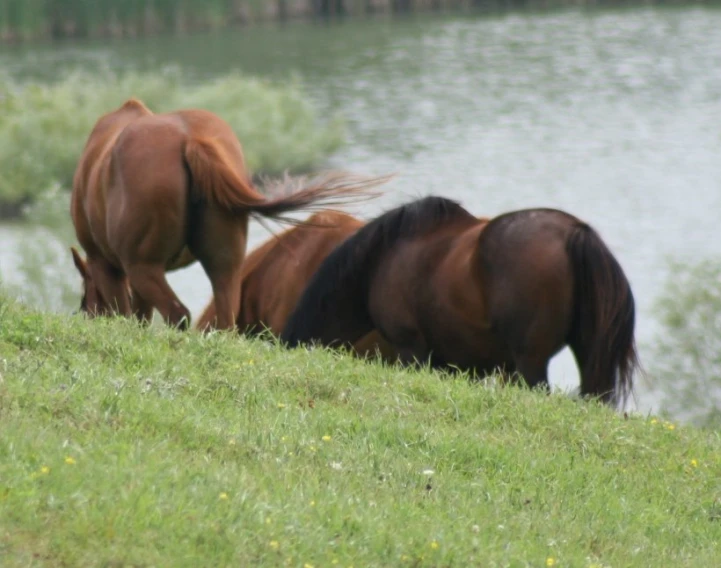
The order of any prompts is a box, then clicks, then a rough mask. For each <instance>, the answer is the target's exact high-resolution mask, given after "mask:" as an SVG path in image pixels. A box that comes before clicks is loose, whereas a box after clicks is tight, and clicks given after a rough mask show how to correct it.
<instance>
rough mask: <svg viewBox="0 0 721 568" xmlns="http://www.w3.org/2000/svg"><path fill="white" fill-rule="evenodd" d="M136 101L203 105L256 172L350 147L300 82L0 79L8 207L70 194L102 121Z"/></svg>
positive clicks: (306, 164) (172, 73) (295, 167)
mask: <svg viewBox="0 0 721 568" xmlns="http://www.w3.org/2000/svg"><path fill="white" fill-rule="evenodd" d="M131 96H135V97H138V98H140V99H142V100H143V101H144V102H145V103H146V104H147V105H148V106H149V107H150V108H151V109H152V110H153V111H155V112H163V111H168V110H172V109H176V108H187V107H198V108H207V109H208V110H212V111H213V112H215V113H217V114H219V115H220V116H221V117H223V118H224V119H225V120H227V121H228V122H229V123H230V125H231V126H232V127H233V129H234V131H235V132H236V134H237V136H238V138H239V139H240V141H241V143H242V144H243V147H244V150H245V152H246V158H247V164H248V167H249V168H250V169H251V171H253V172H254V173H264V174H271V175H272V174H278V173H280V172H282V171H283V170H286V169H288V170H291V171H296V172H298V171H308V170H311V169H312V168H314V167H315V166H317V165H318V164H319V162H320V161H321V160H322V159H323V158H324V157H325V156H326V155H327V154H329V153H331V152H333V151H334V150H336V149H337V148H338V147H339V146H340V145H341V144H342V142H343V130H342V123H341V122H340V120H339V119H338V118H335V119H334V120H331V121H330V122H329V123H328V124H326V125H321V124H319V121H318V119H317V116H316V113H315V111H314V109H313V107H312V105H311V104H310V103H309V102H308V100H307V99H306V98H305V96H304V94H303V92H302V89H301V87H300V84H299V82H298V81H297V80H295V81H291V82H290V83H289V84H288V85H284V86H279V85H275V84H272V83H270V82H268V81H264V80H260V79H256V78H249V77H245V76H243V75H241V74H238V73H233V74H231V75H229V76H226V77H221V78H218V79H216V80H215V81H212V82H210V83H208V84H204V85H200V86H198V85H195V86H193V85H191V84H189V83H188V82H187V81H184V80H183V77H182V75H181V73H180V72H179V71H178V70H177V69H174V68H170V69H164V70H161V71H159V72H155V73H139V72H126V73H123V74H115V73H113V72H111V71H108V70H104V71H100V72H95V71H93V72H92V73H91V72H87V71H80V70H78V71H75V72H73V73H71V74H69V75H68V76H66V77H65V78H64V79H63V80H60V81H58V82H56V83H52V84H43V83H37V82H29V83H18V82H15V81H13V80H11V79H10V78H7V77H6V78H2V77H0V201H2V202H4V203H17V202H28V201H32V200H33V199H34V198H35V197H37V196H38V195H39V194H41V193H42V192H44V191H45V190H47V189H48V188H49V187H51V186H52V185H53V184H55V183H59V184H60V185H61V186H63V187H65V188H69V187H70V184H71V180H72V175H73V172H74V170H75V165H76V163H77V159H78V157H79V155H80V152H81V151H82V148H83V146H84V144H85V141H86V140H87V137H88V134H89V133H90V130H91V129H92V126H93V124H94V123H95V121H96V120H97V118H98V117H99V116H100V115H101V114H103V113H105V112H108V111H109V110H112V109H113V108H115V107H117V106H119V105H120V104H121V103H122V102H123V101H124V100H125V99H127V98H129V97H131Z"/></svg>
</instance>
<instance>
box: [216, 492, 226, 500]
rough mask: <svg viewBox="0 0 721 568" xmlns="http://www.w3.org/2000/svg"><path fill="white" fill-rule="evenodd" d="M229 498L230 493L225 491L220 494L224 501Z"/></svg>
mask: <svg viewBox="0 0 721 568" xmlns="http://www.w3.org/2000/svg"><path fill="white" fill-rule="evenodd" d="M227 498H228V494H227V493H225V492H223V493H221V494H220V495H218V499H222V500H223V501H225V500H226V499H227Z"/></svg>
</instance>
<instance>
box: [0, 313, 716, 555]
mask: <svg viewBox="0 0 721 568" xmlns="http://www.w3.org/2000/svg"><path fill="white" fill-rule="evenodd" d="M0 373H1V374H2V378H1V379H0V424H2V436H0V557H2V559H3V560H2V564H3V566H29V565H33V566H65V565H67V566H128V565H135V566H140V565H143V566H200V565H203V566H258V565H262V566H284V565H289V566H299V567H302V566H307V565H310V566H314V567H319V566H333V565H338V566H350V565H353V566H534V567H535V566H539V567H541V566H546V565H551V564H553V565H555V566H574V567H576V566H581V567H589V566H613V567H621V566H711V565H714V563H715V562H717V561H718V558H719V557H721V486H719V483H718V480H719V473H720V472H721V440H720V439H719V435H718V434H717V433H712V432H706V431H703V430H698V429H694V428H691V427H682V426H675V425H672V424H669V423H666V422H663V421H660V420H654V419H649V418H644V417H639V416H631V417H630V418H629V419H624V418H623V416H621V415H619V414H615V413H613V412H612V411H610V410H609V409H606V408H602V407H600V406H599V405H596V404H591V403H584V402H578V401H574V400H571V399H570V398H568V397H566V396H563V395H560V394H554V395H551V396H545V395H542V394H540V393H534V392H529V391H527V390H523V389H519V388H510V387H508V388H502V387H495V386H490V385H479V384H469V383H468V382H467V381H465V380H463V379H462V378H449V377H444V376H441V375H438V374H434V373H430V372H413V371H404V370H399V369H395V368H387V367H383V366H381V365H378V364H364V363H362V362H359V361H356V360H353V359H351V358H349V357H346V356H343V355H340V354H334V353H330V352H327V351H320V350H316V351H312V352H310V353H309V352H306V351H303V350H295V351H285V350H282V349H280V348H279V347H276V346H272V345H270V344H265V343H261V342H256V341H247V340H242V339H239V338H237V337H234V336H228V335H226V334H217V335H212V336H209V337H202V336H200V335H198V334H197V333H185V334H183V333H179V332H175V331H172V330H169V329H166V328H165V327H162V326H155V327H151V328H150V329H141V328H139V327H138V326H137V325H136V324H134V323H133V322H128V321H121V320H96V321H93V322H89V321H86V320H85V319H84V318H82V317H79V316H75V317H70V316H60V315H48V314H42V313H39V312H34V311H30V310H28V309H27V308H25V307H23V306H21V305H19V304H15V303H12V302H9V301H7V300H2V305H0ZM549 559H552V560H549Z"/></svg>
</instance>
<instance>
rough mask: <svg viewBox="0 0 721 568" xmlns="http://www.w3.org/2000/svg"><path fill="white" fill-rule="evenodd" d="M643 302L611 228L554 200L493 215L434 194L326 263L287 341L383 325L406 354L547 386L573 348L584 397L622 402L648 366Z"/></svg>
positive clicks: (345, 337)
mask: <svg viewBox="0 0 721 568" xmlns="http://www.w3.org/2000/svg"><path fill="white" fill-rule="evenodd" d="M634 325H635V308H634V298H633V294H632V292H631V288H630V285H629V283H628V280H627V279H626V276H625V275H624V273H623V270H622V269H621V267H620V265H619V264H618V262H617V261H616V259H615V258H614V257H613V255H612V254H611V252H610V251H609V250H608V248H607V247H606V245H605V244H604V243H603V241H602V240H601V238H600V237H599V236H598V234H597V233H596V232H595V231H594V230H593V229H592V228H591V227H589V226H588V225H587V224H586V223H584V222H582V221H581V220H579V219H577V218H576V217H573V216H572V215H569V214H567V213H564V212H562V211H558V210H554V209H529V210H523V211H515V212H511V213H506V214H504V215H500V216H498V217H496V218H494V219H492V220H491V221H490V222H489V223H487V224H483V223H482V222H481V221H479V220H478V219H477V218H475V217H474V216H473V215H471V214H470V213H469V212H467V211H466V210H465V209H463V208H462V207H461V206H460V205H459V204H458V203H456V202H455V201H450V200H448V199H443V198H440V197H427V198H424V199H420V200H417V201H414V202H411V203H409V204H407V205H404V206H402V207H398V208H396V209H393V210H391V211H388V212H387V213H385V214H383V215H381V216H380V217H378V218H376V219H374V220H373V221H371V222H369V223H368V224H366V225H365V226H364V227H362V228H361V229H360V230H358V231H357V232H356V233H355V234H354V235H353V236H352V237H350V238H349V239H347V240H346V241H344V242H343V244H341V245H340V246H339V247H338V248H336V249H335V250H334V251H333V252H332V253H331V254H330V255H329V256H328V257H327V258H326V260H325V261H324V262H323V264H322V265H321V266H320V268H319V269H318V270H317V271H316V273H315V275H314V277H313V279H312V280H311V282H310V283H309V285H308V287H307V288H306V290H305V292H304V294H303V296H302V297H301V299H300V301H299V304H298V307H297V308H296V310H295V311H294V312H293V314H292V315H291V317H290V319H289V321H288V323H287V325H286V327H285V330H284V331H283V333H282V335H281V340H282V341H283V342H285V343H287V344H288V345H289V346H290V347H293V346H297V345H299V344H301V343H306V342H311V341H316V342H319V343H321V344H323V345H331V344H334V343H336V342H340V343H351V344H352V343H353V342H354V341H356V340H357V339H358V338H360V337H362V336H363V335H364V334H366V333H368V331H369V330H371V329H376V330H378V331H380V333H381V334H382V335H383V337H384V338H385V339H386V340H388V341H389V342H390V343H392V344H393V346H394V347H395V348H396V349H397V350H398V352H399V353H400V355H401V358H402V359H403V360H404V361H407V362H413V361H424V360H429V361H430V363H431V365H432V366H434V367H439V368H449V367H456V368H460V369H464V370H469V371H470V372H471V373H474V374H479V375H485V374H488V373H490V372H492V371H494V370H497V369H500V370H501V371H503V372H504V373H506V374H511V373H515V372H517V373H519V374H520V375H521V376H523V378H524V379H525V381H526V382H527V383H528V384H529V385H530V386H536V385H543V386H545V387H546V388H548V377H547V367H548V361H549V360H550V359H551V357H553V356H554V355H555V354H556V353H558V352H559V351H560V350H561V349H562V348H563V347H564V346H565V345H568V346H570V348H571V350H572V351H573V354H574V356H575V358H576V362H577V364H578V366H579V369H580V375H581V394H582V395H591V396H597V397H600V398H601V399H602V400H603V401H604V402H607V403H615V402H617V401H618V400H620V399H623V401H624V402H625V399H626V397H627V395H628V394H629V393H630V392H631V389H632V387H633V374H634V371H635V370H636V368H637V366H638V362H637V356H636V349H635V342H634Z"/></svg>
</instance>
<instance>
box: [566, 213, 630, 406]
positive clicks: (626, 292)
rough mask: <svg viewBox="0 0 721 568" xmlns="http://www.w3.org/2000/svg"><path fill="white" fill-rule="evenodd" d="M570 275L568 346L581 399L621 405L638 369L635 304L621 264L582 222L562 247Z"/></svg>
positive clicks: (594, 232)
mask: <svg viewBox="0 0 721 568" xmlns="http://www.w3.org/2000/svg"><path fill="white" fill-rule="evenodd" d="M566 250H567V252H568V255H569V257H570V260H571V266H572V270H573V275H574V290H575V291H574V304H575V305H574V316H573V322H572V325H571V332H570V336H569V341H568V343H569V345H570V346H571V349H572V350H573V352H574V354H575V355H576V359H577V361H578V364H579V368H580V372H581V394H582V395H592V396H599V397H600V398H601V400H603V401H604V402H607V403H610V404H616V403H617V402H619V400H620V401H621V402H622V403H623V404H625V402H626V400H627V398H628V395H629V394H630V393H631V392H632V390H633V375H634V372H635V371H636V370H637V368H638V367H639V361H638V355H637V353H636V347H635V340H634V326H635V317H636V316H635V303H634V298H633V293H632V292H631V286H630V284H629V282H628V279H627V278H626V275H625V274H624V272H623V270H622V268H621V265H620V264H619V263H618V261H617V260H616V259H615V258H614V256H613V254H611V251H610V250H609V249H608V247H607V246H606V245H605V244H604V242H603V241H602V240H601V237H600V236H599V235H598V233H596V231H594V230H593V229H592V228H591V227H589V226H588V225H586V224H585V223H579V224H578V225H577V226H576V227H574V229H573V230H572V232H571V234H570V235H569V237H568V240H567V242H566Z"/></svg>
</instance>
